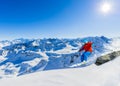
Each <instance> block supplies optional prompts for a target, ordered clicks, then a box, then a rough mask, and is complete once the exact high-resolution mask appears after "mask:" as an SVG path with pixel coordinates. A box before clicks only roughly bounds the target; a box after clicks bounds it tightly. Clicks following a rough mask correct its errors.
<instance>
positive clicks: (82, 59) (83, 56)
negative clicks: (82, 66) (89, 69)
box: [80, 52, 85, 62]
mask: <svg viewBox="0 0 120 86" xmlns="http://www.w3.org/2000/svg"><path fill="white" fill-rule="evenodd" d="M84 58H85V52H84V53H83V54H82V56H81V58H80V59H81V62H83V61H84Z"/></svg>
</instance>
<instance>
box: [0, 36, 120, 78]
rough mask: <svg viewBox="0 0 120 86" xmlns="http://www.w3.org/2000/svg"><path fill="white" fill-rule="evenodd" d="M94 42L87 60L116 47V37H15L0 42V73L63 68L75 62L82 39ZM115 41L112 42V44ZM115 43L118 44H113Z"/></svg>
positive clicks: (91, 61)
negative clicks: (11, 39)
mask: <svg viewBox="0 0 120 86" xmlns="http://www.w3.org/2000/svg"><path fill="white" fill-rule="evenodd" d="M85 39H86V40H88V41H92V42H93V43H94V46H96V47H93V50H94V51H93V54H92V55H91V57H90V58H89V59H90V62H89V63H90V64H92V63H94V62H95V60H96V58H97V57H98V56H100V55H103V54H105V53H108V52H112V51H115V50H120V46H119V43H120V39H119V38H114V39H110V38H106V37H104V36H101V37H86V38H77V39H57V38H49V39H30V40H29V39H16V40H13V41H1V42H0V46H1V47H0V77H1V78H2V77H9V76H16V75H17V76H18V75H23V74H27V73H31V72H36V71H42V70H52V69H61V68H67V67H68V66H69V65H71V64H74V63H77V62H79V61H80V60H79V53H78V52H77V51H78V50H79V48H80V47H81V46H82V44H83V40H85ZM114 43H115V45H114ZM117 44H118V45H117Z"/></svg>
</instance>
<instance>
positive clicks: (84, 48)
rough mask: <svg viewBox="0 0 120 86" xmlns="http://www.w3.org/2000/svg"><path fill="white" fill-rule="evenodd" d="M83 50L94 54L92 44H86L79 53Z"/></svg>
mask: <svg viewBox="0 0 120 86" xmlns="http://www.w3.org/2000/svg"><path fill="white" fill-rule="evenodd" d="M82 50H85V52H87V51H89V52H92V42H87V43H85V44H84V45H83V47H82V48H81V49H80V50H79V51H82Z"/></svg>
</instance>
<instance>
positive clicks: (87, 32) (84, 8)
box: [0, 0, 120, 40]
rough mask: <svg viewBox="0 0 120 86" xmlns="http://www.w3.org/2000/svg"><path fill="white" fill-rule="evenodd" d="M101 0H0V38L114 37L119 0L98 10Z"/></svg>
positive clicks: (119, 30) (118, 28)
mask: <svg viewBox="0 0 120 86" xmlns="http://www.w3.org/2000/svg"><path fill="white" fill-rule="evenodd" d="M104 1H105V0H0V40H6V39H7V40H13V39H17V38H29V39H31V38H78V37H86V36H101V35H104V36H107V37H117V36H119V33H120V11H119V9H120V6H119V3H120V1H119V0H106V1H107V2H109V3H111V4H112V6H111V8H112V9H111V12H110V13H108V14H104V13H102V12H100V4H101V3H102V2H104Z"/></svg>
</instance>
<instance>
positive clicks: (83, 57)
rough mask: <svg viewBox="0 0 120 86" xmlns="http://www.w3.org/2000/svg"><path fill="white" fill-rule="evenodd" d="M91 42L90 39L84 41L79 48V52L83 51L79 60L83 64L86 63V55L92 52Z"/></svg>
mask: <svg viewBox="0 0 120 86" xmlns="http://www.w3.org/2000/svg"><path fill="white" fill-rule="evenodd" d="M92 44H93V43H92V42H91V41H88V42H87V41H86V43H85V44H84V45H83V46H82V47H81V48H80V50H79V52H82V51H83V53H82V55H81V58H80V59H81V62H82V63H83V64H85V63H86V61H87V59H88V57H89V56H90V55H91V53H92Z"/></svg>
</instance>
